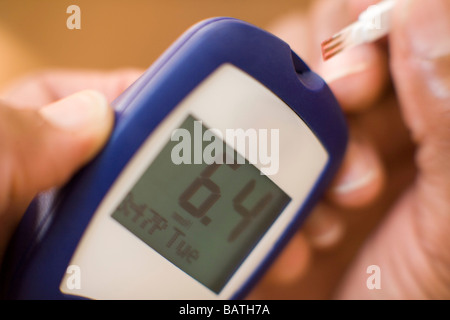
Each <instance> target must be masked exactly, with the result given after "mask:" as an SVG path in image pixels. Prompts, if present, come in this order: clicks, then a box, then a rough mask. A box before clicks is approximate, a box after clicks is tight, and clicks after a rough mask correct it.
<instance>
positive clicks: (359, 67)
mask: <svg viewBox="0 0 450 320" xmlns="http://www.w3.org/2000/svg"><path fill="white" fill-rule="evenodd" d="M367 60H368V59H367V50H366V48H362V47H361V48H354V49H352V51H351V52H344V53H342V54H340V55H337V56H335V57H333V59H330V60H328V61H326V62H324V63H323V64H322V65H321V72H320V71H319V73H320V75H321V76H322V78H323V79H324V80H325V81H326V82H327V83H332V82H334V81H336V80H340V79H343V78H345V77H348V76H352V75H355V74H359V73H362V72H364V71H366V70H367V69H368V68H369V65H368V63H367Z"/></svg>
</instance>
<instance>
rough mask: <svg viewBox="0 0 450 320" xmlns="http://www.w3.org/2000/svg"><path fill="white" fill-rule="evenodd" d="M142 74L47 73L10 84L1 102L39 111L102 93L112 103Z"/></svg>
mask: <svg viewBox="0 0 450 320" xmlns="http://www.w3.org/2000/svg"><path fill="white" fill-rule="evenodd" d="M141 74H142V71H141V70H138V69H132V68H126V69H118V70H113V71H97V70H46V71H42V72H37V73H33V74H30V75H28V76H26V77H23V78H20V79H18V80H16V81H15V82H13V83H11V84H10V85H9V86H8V87H6V88H4V89H3V91H2V92H1V93H0V99H1V100H2V101H3V102H4V103H5V104H8V105H11V106H15V107H18V108H39V107H41V106H44V105H47V104H49V103H52V102H54V101H57V100H59V99H62V98H64V97H66V96H69V95H71V94H73V93H75V92H79V91H82V90H86V89H90V90H96V91H99V92H101V93H103V94H104V95H105V97H106V99H107V100H108V102H111V101H112V100H114V99H115V98H116V97H117V96H118V95H119V94H120V93H122V92H123V91H124V90H125V89H126V88H128V86H130V85H131V84H132V83H133V82H134V81H135V80H136V79H137V78H138V77H139V76H140V75H141Z"/></svg>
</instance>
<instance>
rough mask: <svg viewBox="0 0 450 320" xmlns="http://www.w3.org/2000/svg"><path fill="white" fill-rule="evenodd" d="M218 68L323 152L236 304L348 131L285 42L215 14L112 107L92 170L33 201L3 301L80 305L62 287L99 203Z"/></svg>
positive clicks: (324, 180) (319, 188)
mask: <svg viewBox="0 0 450 320" xmlns="http://www.w3.org/2000/svg"><path fill="white" fill-rule="evenodd" d="M224 63H230V64H232V65H234V66H236V67H237V68H239V69H241V70H242V71H244V72H246V73H247V74H249V75H250V76H252V77H253V78H255V79H256V80H258V81H259V82H260V83H261V84H263V85H264V86H265V87H267V88H268V89H269V90H271V91H272V92H273V93H274V94H275V95H276V96H278V97H279V98H280V99H281V100H283V101H284V102H285V103H286V104H287V105H288V106H289V107H290V108H291V109H292V110H294V111H295V112H296V113H297V115H298V116H299V117H300V118H301V119H302V120H303V121H304V122H305V123H306V124H307V126H308V127H309V128H310V129H311V131H312V132H313V133H314V134H315V135H316V137H317V138H318V140H319V141H320V142H321V143H322V145H323V147H324V148H325V149H326V151H327V153H328V155H329V160H328V163H327V165H326V167H325V169H324V170H323V172H322V174H321V176H320V178H319V179H318V181H317V183H316V184H315V186H314V188H313V190H311V192H310V195H309V197H308V199H307V200H306V202H305V203H304V204H303V206H302V208H301V209H300V210H299V212H298V214H297V216H296V219H295V221H294V222H293V223H292V224H290V226H289V228H288V229H287V230H286V231H285V232H284V234H283V236H282V237H281V238H280V239H279V241H278V242H277V245H276V246H275V248H274V249H273V250H272V251H271V252H270V253H269V254H268V256H267V258H266V259H265V263H263V264H262V265H260V266H258V268H257V269H256V271H255V272H254V274H253V275H252V277H250V278H249V279H248V281H247V282H246V283H245V284H244V285H243V286H242V288H241V289H240V290H239V291H238V292H237V293H236V294H235V296H234V297H233V298H235V299H239V298H243V297H245V295H246V293H247V292H248V290H249V289H250V288H251V287H252V285H253V284H254V283H255V282H256V281H257V280H258V279H259V277H260V276H261V275H262V274H263V272H264V270H265V269H266V268H267V267H268V265H269V263H270V261H272V260H273V259H274V257H275V256H276V255H277V253H279V252H280V250H281V249H282V248H283V246H284V245H285V244H286V243H287V242H288V240H289V239H290V237H291V236H292V235H293V234H294V233H295V232H296V231H297V230H298V228H299V227H300V226H301V223H302V222H303V220H304V219H305V217H306V216H307V213H308V212H309V211H310V210H311V209H312V207H313V206H314V204H315V203H317V201H318V200H319V199H320V197H321V195H322V193H323V191H324V190H325V188H326V187H327V186H328V184H329V183H330V180H331V179H332V177H333V176H334V175H335V173H336V171H337V170H338V168H339V166H340V164H341V161H342V158H343V155H344V152H345V149H346V144H347V128H346V123H345V118H344V116H343V114H342V113H341V110H340V108H339V105H338V103H337V101H336V100H335V98H334V96H333V94H332V93H331V91H330V89H329V88H328V86H327V85H326V84H325V82H324V81H323V80H322V79H321V78H320V77H319V76H318V75H316V74H315V73H314V72H312V71H311V70H310V69H309V68H308V66H307V65H306V64H305V63H304V62H303V61H302V60H301V59H300V58H299V57H298V56H297V55H296V54H295V53H294V52H292V51H291V49H290V47H289V46H288V45H287V44H286V43H285V42H283V41H281V40H280V39H279V38H277V37H275V36H273V35H272V34H270V33H268V32H266V31H264V30H261V29H260V28H257V27H255V26H252V25H251V24H249V23H246V22H243V21H240V20H236V19H233V18H227V17H220V18H213V19H209V20H205V21H203V22H200V23H199V24H197V25H195V26H193V27H192V28H191V29H189V30H188V31H187V32H186V33H185V34H184V35H183V36H182V37H181V38H179V39H178V40H177V41H176V42H175V43H174V44H173V45H172V46H171V47H170V48H169V49H168V50H167V51H166V52H165V53H164V54H163V55H162V56H161V57H160V58H159V59H158V60H157V61H156V62H155V63H154V64H153V65H152V66H151V67H150V68H149V69H148V70H147V71H146V72H145V73H144V74H143V75H142V76H141V77H140V78H139V79H138V80H137V81H136V82H135V83H134V84H133V85H132V86H130V87H129V88H128V89H127V90H126V91H125V92H124V93H123V94H122V95H120V96H119V97H118V98H117V99H116V100H115V101H114V102H113V106H114V108H115V110H116V123H115V127H114V130H113V132H112V135H111V137H110V140H109V142H108V143H107V145H106V146H105V147H104V149H103V150H102V151H101V153H100V154H99V155H98V156H97V157H96V158H95V159H94V160H93V161H92V162H91V163H90V164H88V165H87V166H86V167H84V168H83V169H82V170H81V171H79V172H78V173H77V174H76V175H75V176H74V177H73V179H72V180H71V181H70V182H69V183H68V184H67V185H66V186H65V187H63V188H61V189H59V190H55V191H52V192H47V193H44V194H41V195H39V196H38V197H36V199H35V200H34V201H33V203H32V204H31V205H30V207H29V208H28V210H27V212H26V213H25V216H24V217H23V220H22V221H21V224H20V225H19V227H18V229H17V231H16V233H15V235H14V238H13V240H12V241H11V244H10V246H9V249H8V252H7V254H6V256H5V259H4V263H3V266H2V272H1V294H2V297H3V298H5V299H82V298H79V297H75V296H69V295H65V294H63V293H62V292H61V291H60V290H59V285H60V282H61V279H62V277H63V275H64V273H65V272H66V268H67V266H68V264H69V262H70V259H71V257H72V255H73V253H74V251H75V249H76V248H77V245H78V242H79V241H80V239H81V237H82V235H83V232H84V230H85V229H86V227H87V226H88V224H89V222H90V220H91V217H92V215H93V214H94V212H95V211H96V209H97V207H98V205H99V203H100V202H101V201H102V199H103V198H104V197H105V195H106V194H107V192H108V190H109V189H110V187H111V185H113V183H114V181H115V180H116V178H117V177H118V175H119V174H120V172H121V171H122V170H123V169H124V167H125V166H126V165H127V163H128V161H129V160H130V159H131V158H132V157H133V155H134V154H135V153H136V151H137V150H138V149H139V148H140V147H141V145H142V143H143V142H144V141H145V140H146V138H147V137H148V136H149V135H150V134H151V133H152V131H153V130H154V129H155V128H156V127H157V126H158V124H159V123H160V122H161V121H163V120H164V119H165V117H166V116H167V115H168V114H169V113H170V112H171V110H172V109H173V108H175V107H176V106H177V105H178V104H179V102H180V101H181V100H182V99H183V98H185V97H186V96H187V95H188V94H189V93H190V92H191V91H192V90H194V88H196V86H197V85H198V84H200V83H201V82H202V81H203V80H204V79H205V78H206V77H208V75H210V74H211V73H212V72H213V71H214V70H216V69H217V68H218V67H219V66H220V65H222V64H224ZM293 139H294V137H293Z"/></svg>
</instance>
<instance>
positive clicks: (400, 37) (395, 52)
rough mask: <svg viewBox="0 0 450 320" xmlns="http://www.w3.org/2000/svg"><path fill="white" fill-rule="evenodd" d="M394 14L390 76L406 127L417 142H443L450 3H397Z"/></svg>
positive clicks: (448, 98) (449, 97)
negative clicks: (439, 140)
mask: <svg viewBox="0 0 450 320" xmlns="http://www.w3.org/2000/svg"><path fill="white" fill-rule="evenodd" d="M395 11H396V12H395V17H394V27H393V31H392V33H391V41H390V46H391V63H392V72H393V76H394V82H395V85H396V89H397V91H398V95H399V98H400V100H401V103H402V106H403V111H404V113H405V116H406V119H407V121H408V124H409V125H410V128H411V130H412V133H413V135H414V138H415V139H416V140H417V141H418V142H425V141H428V139H431V140H435V139H441V138H446V139H448V134H449V133H448V130H439V129H441V128H444V127H447V128H448V127H449V124H450V117H449V112H450V105H449V103H450V2H449V1H448V0H432V1H422V0H399V3H398V5H397V7H396V10H395ZM438 125H439V126H438ZM442 134H443V135H446V136H445V137H441V136H440V135H442Z"/></svg>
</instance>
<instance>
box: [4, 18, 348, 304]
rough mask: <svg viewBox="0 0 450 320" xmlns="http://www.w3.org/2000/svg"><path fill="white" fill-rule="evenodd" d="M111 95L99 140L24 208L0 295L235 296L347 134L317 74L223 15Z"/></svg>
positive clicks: (319, 184)
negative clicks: (110, 112)
mask: <svg viewBox="0 0 450 320" xmlns="http://www.w3.org/2000/svg"><path fill="white" fill-rule="evenodd" d="M113 106H114V108H115V110H116V123H115V127H114V130H113V132H112V135H111V138H110V140H109V142H108V143H107V145H106V146H105V148H104V149H103V150H102V152H101V153H100V154H99V155H98V156H97V157H96V158H95V159H94V160H93V161H92V162H91V163H90V164H88V165H87V166H86V167H85V168H83V169H82V170H81V171H80V172H78V173H77V174H76V176H75V177H74V178H73V179H72V180H71V181H70V182H69V183H68V184H67V185H66V186H65V187H63V188H61V189H59V190H55V191H53V192H48V193H45V194H42V195H40V196H38V197H37V198H36V199H35V200H34V201H33V203H32V204H31V205H30V207H29V209H28V210H27V212H26V214H25V216H24V218H23V220H22V222H21V224H20V225H19V227H18V229H17V232H16V234H15V236H14V239H13V241H12V243H11V245H10V247H9V250H8V253H7V255H6V258H5V262H4V265H3V269H2V274H1V277H2V294H3V297H4V298H7V299H86V298H87V299H240V298H244V297H245V295H246V293H247V292H248V291H249V290H250V289H251V287H252V285H253V284H255V282H256V281H257V280H258V279H259V277H260V276H261V275H262V274H263V272H264V270H266V269H267V267H268V266H269V264H270V262H271V261H272V260H273V259H274V258H275V257H276V255H277V253H279V252H280V250H281V249H282V248H283V246H284V245H285V244H286V243H287V241H288V240H289V238H290V237H291V236H292V235H293V234H294V233H295V232H296V231H297V230H298V228H299V227H300V225H301V223H302V222H303V221H304V219H305V217H306V215H307V214H308V212H309V211H310V210H311V208H312V207H313V205H314V204H315V203H316V202H317V201H318V200H319V198H320V196H321V194H322V193H323V191H324V190H325V188H326V187H327V185H328V183H329V182H330V180H331V179H332V177H333V175H334V174H335V173H336V171H337V169H338V167H339V165H340V163H341V160H342V158H343V154H344V152H345V147H346V142H347V130H346V124H345V120H344V117H343V115H342V113H341V111H340V108H339V106H338V104H337V102H336V100H335V98H334V97H333V95H332V93H331V92H330V90H329V88H328V87H327V85H326V84H325V83H324V81H323V80H322V79H321V78H320V77H319V76H317V75H316V74H315V73H314V72H312V71H311V70H310V69H309V68H308V67H307V65H306V64H305V63H304V62H303V61H302V60H301V59H300V58H299V57H298V56H297V55H296V54H295V53H294V52H292V51H291V49H290V48H289V46H288V45H287V44H286V43H284V42H283V41H281V40H280V39H278V38H277V37H275V36H273V35H271V34H269V33H267V32H265V31H263V30H261V29H259V28H257V27H255V26H252V25H250V24H248V23H246V22H243V21H240V20H236V19H232V18H213V19H209V20H206V21H203V22H201V23H199V24H197V25H195V26H194V27H192V28H191V29H190V30H188V31H187V32H186V33H185V34H184V35H183V36H182V37H181V38H180V39H179V40H178V41H177V42H175V43H174V44H173V45H172V47H171V48H170V49H169V50H168V51H167V52H166V53H165V54H164V55H162V56H161V57H160V58H159V59H158V60H157V61H156V63H155V64H153V66H152V67H151V68H150V69H148V70H147V71H146V72H145V73H144V74H143V75H142V77H140V78H139V79H138V80H137V81H136V82H135V83H134V84H133V85H132V86H131V87H129V88H128V89H127V90H126V91H125V92H124V93H123V94H122V95H121V96H120V97H118V98H117V99H116V100H115V101H114V103H113Z"/></svg>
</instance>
